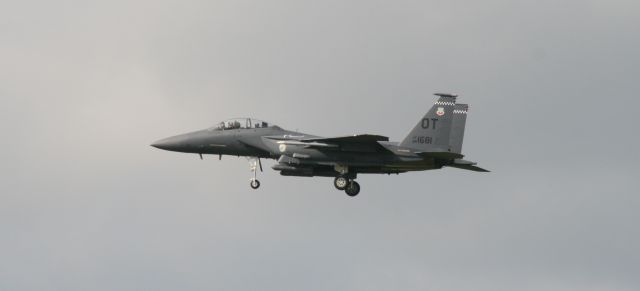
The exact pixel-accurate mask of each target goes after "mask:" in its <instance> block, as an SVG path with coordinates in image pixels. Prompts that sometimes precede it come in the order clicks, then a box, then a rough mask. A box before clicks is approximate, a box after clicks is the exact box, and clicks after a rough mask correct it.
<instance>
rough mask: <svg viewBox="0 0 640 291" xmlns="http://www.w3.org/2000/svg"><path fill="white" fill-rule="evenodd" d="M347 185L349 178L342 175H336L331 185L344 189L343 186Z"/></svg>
mask: <svg viewBox="0 0 640 291" xmlns="http://www.w3.org/2000/svg"><path fill="white" fill-rule="evenodd" d="M348 185H349V179H347V178H345V177H343V176H338V177H336V178H335V179H334V180H333V186H335V187H336V189H338V190H344V189H345V188H347V186H348Z"/></svg>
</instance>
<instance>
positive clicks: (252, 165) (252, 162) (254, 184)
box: [249, 158, 262, 189]
mask: <svg viewBox="0 0 640 291" xmlns="http://www.w3.org/2000/svg"><path fill="white" fill-rule="evenodd" d="M258 166H260V172H262V162H260V158H249V170H251V172H253V178H251V179H250V180H249V186H251V188H252V189H258V188H260V181H258V179H256V176H257V172H258Z"/></svg>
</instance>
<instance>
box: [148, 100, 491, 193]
mask: <svg viewBox="0 0 640 291" xmlns="http://www.w3.org/2000/svg"><path fill="white" fill-rule="evenodd" d="M435 95H436V96H438V97H439V98H438V100H437V101H436V102H435V104H434V105H433V106H432V107H431V109H429V111H427V113H426V114H425V115H424V117H422V118H421V119H420V120H418V123H417V124H416V125H415V126H414V127H413V129H412V130H411V132H410V133H409V135H407V137H405V138H404V140H402V141H401V142H390V141H389V138H388V137H385V136H381V135H373V134H355V135H349V136H338V137H319V136H314V135H310V134H305V133H299V132H295V131H289V130H286V129H283V128H281V127H279V126H277V125H274V124H271V123H268V122H265V121H262V120H257V119H253V118H234V119H229V120H225V121H223V122H220V123H219V124H217V125H216V126H213V127H211V128H208V129H204V130H198V131H194V132H190V133H185V134H181V135H177V136H172V137H169V138H165V139H162V140H159V141H156V142H154V143H153V144H152V145H151V146H153V147H156V148H159V149H163V150H168V151H174V152H183V153H194V154H198V155H200V159H202V155H203V154H212V155H218V156H219V158H220V159H222V156H223V155H231V156H244V157H247V158H249V166H250V169H251V171H252V173H253V175H252V177H251V179H250V182H249V185H250V186H251V188H253V189H258V188H259V187H260V181H258V179H257V178H256V175H257V169H258V168H259V169H260V171H262V162H261V159H263V158H266V159H275V160H277V164H275V165H274V166H273V167H272V168H273V169H274V170H276V171H280V174H281V175H283V176H299V177H315V176H321V177H333V178H334V182H333V184H334V186H335V188H336V189H338V190H343V191H345V192H346V194H347V195H349V196H356V195H358V193H359V192H360V185H359V184H358V183H357V182H356V181H355V179H356V178H357V176H358V174H400V173H405V172H409V171H424V170H433V169H442V168H443V167H453V168H458V169H463V170H470V171H476V172H488V171H487V170H485V169H482V168H480V167H477V166H476V163H474V162H471V161H467V160H463V159H462V158H463V157H464V155H462V141H463V138H464V129H465V124H466V120H467V112H468V109H469V106H468V105H467V104H456V98H457V97H458V96H457V95H455V94H446V93H436V94H435Z"/></svg>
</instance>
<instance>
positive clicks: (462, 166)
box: [446, 163, 490, 172]
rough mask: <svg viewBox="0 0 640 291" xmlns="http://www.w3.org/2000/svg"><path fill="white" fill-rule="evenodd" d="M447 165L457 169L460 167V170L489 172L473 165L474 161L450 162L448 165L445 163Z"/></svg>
mask: <svg viewBox="0 0 640 291" xmlns="http://www.w3.org/2000/svg"><path fill="white" fill-rule="evenodd" d="M446 166H447V167H452V168H458V169H462V170H469V171H474V172H490V171H489V170H485V169H483V168H480V167H477V166H475V163H471V164H456V163H454V164H450V165H446Z"/></svg>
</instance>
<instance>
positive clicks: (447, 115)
mask: <svg viewBox="0 0 640 291" xmlns="http://www.w3.org/2000/svg"><path fill="white" fill-rule="evenodd" d="M435 95H436V96H439V97H440V98H438V101H436V103H435V104H434V105H433V106H432V107H431V109H430V110H429V111H428V112H427V114H425V116H424V117H423V118H422V119H420V120H419V121H418V124H416V126H415V127H414V128H413V129H412V130H411V132H410V133H409V135H407V137H406V138H405V139H404V140H403V141H402V142H401V143H400V146H402V147H408V148H412V149H415V150H417V151H421V152H449V151H450V150H451V149H450V146H449V139H450V133H451V124H452V120H453V110H454V109H455V104H456V97H458V95H454V94H443V93H437V94H435Z"/></svg>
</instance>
